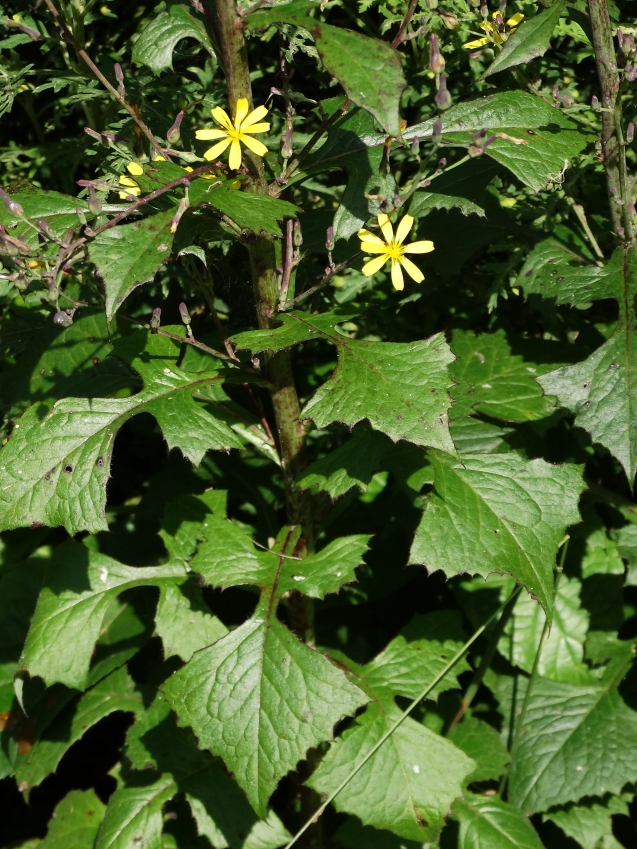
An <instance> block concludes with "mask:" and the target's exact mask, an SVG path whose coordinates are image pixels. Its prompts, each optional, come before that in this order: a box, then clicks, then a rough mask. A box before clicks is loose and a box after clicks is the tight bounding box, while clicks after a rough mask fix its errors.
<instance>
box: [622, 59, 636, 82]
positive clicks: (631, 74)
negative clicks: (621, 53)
mask: <svg viewBox="0 0 637 849" xmlns="http://www.w3.org/2000/svg"><path fill="white" fill-rule="evenodd" d="M624 79H626V80H628V82H629V83H634V82H635V80H637V68H635V66H634V65H631V64H630V62H629V63H628V64H627V65H626V67H625V68H624Z"/></svg>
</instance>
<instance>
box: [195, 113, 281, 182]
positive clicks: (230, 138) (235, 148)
mask: <svg viewBox="0 0 637 849" xmlns="http://www.w3.org/2000/svg"><path fill="white" fill-rule="evenodd" d="M249 109H250V107H249V105H248V101H247V100H246V98H245V97H240V98H239V100H237V111H236V113H235V116H234V123H233V122H232V121H231V120H230V118H229V116H228V113H227V112H226V111H225V110H224V109H222V108H221V107H220V106H215V108H214V109H212V110H211V112H212V117H213V118H214V119H215V121H216V122H217V124H219V129H210V130H197V132H196V133H195V136H196V138H198V139H202V140H204V141H211V140H212V139H221V141H220V142H217V144H215V145H213V146H212V147H211V148H208V150H207V151H206V152H205V153H204V159H207V160H208V162H211V161H212V160H214V159H217V157H218V156H220V155H221V154H222V153H223V152H224V150H225V149H226V148H227V147H230V156H229V157H228V165H229V166H230V168H231V169H232V170H233V171H236V170H237V168H239V167H240V166H241V145H242V144H244V145H245V146H246V147H247V148H248V150H251V151H252V152H253V153H256V155H257V156H265V154H266V153H267V152H268V149H267V147H266V146H265V145H264V144H263V143H262V142H260V141H259V140H258V139H253V138H252V136H253V135H254V134H255V133H267V131H268V130H269V129H270V124H269V123H268V122H267V121H266V122H263V123H260V122H261V119H262V118H265V116H266V115H267V114H268V110H267V108H266V107H265V106H257V108H256V109H253V110H252V112H249ZM248 113H249V114H248Z"/></svg>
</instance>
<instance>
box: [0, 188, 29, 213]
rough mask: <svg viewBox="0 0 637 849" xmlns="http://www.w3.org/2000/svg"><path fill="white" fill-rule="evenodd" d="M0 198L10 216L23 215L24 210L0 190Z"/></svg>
mask: <svg viewBox="0 0 637 849" xmlns="http://www.w3.org/2000/svg"><path fill="white" fill-rule="evenodd" d="M0 197H1V198H2V200H3V201H4V204H5V206H6V207H7V209H8V210H9V214H10V215H24V210H23V209H22V207H21V206H20V204H19V203H18V202H17V200H13V198H10V197H9V195H8V194H7V193H6V192H4V191H3V190H2V189H0Z"/></svg>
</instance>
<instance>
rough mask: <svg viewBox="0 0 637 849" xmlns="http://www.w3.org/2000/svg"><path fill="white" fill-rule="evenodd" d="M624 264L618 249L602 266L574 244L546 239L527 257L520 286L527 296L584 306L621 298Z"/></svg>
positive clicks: (517, 283) (521, 274) (519, 282)
mask: <svg viewBox="0 0 637 849" xmlns="http://www.w3.org/2000/svg"><path fill="white" fill-rule="evenodd" d="M622 265H623V256H622V252H621V251H615V253H614V254H613V256H612V257H611V259H610V260H609V262H608V263H607V264H606V265H599V266H598V265H592V264H589V263H587V262H585V261H584V260H583V259H582V257H581V256H580V254H579V253H578V252H577V251H576V249H575V248H574V247H573V246H570V245H566V244H564V243H563V242H562V241H558V240H557V239H545V240H544V241H542V242H539V243H538V244H537V245H536V246H535V247H534V248H533V250H532V251H531V253H530V254H529V255H528V257H527V258H526V260H525V263H524V265H523V266H522V269H521V271H520V273H519V275H518V278H517V281H516V285H517V286H521V287H522V288H523V289H524V291H525V293H526V294H527V295H542V297H543V298H555V300H556V303H558V304H574V305H575V306H580V305H582V304H586V303H589V302H590V301H593V300H597V299H598V298H612V297H619V296H620V294H621V291H622V288H623V281H622Z"/></svg>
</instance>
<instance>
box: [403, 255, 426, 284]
mask: <svg viewBox="0 0 637 849" xmlns="http://www.w3.org/2000/svg"><path fill="white" fill-rule="evenodd" d="M399 262H400V264H401V265H402V267H403V268H404V269H405V271H406V272H407V274H408V275H409V276H410V277H411V279H412V280H415V281H416V283H422V281H423V280H424V279H425V275H424V274H423V273H422V271H421V270H420V269H419V268H418V266H417V265H414V264H413V262H412V261H411V260H410V259H407V257H406V256H401V258H400V260H399Z"/></svg>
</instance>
